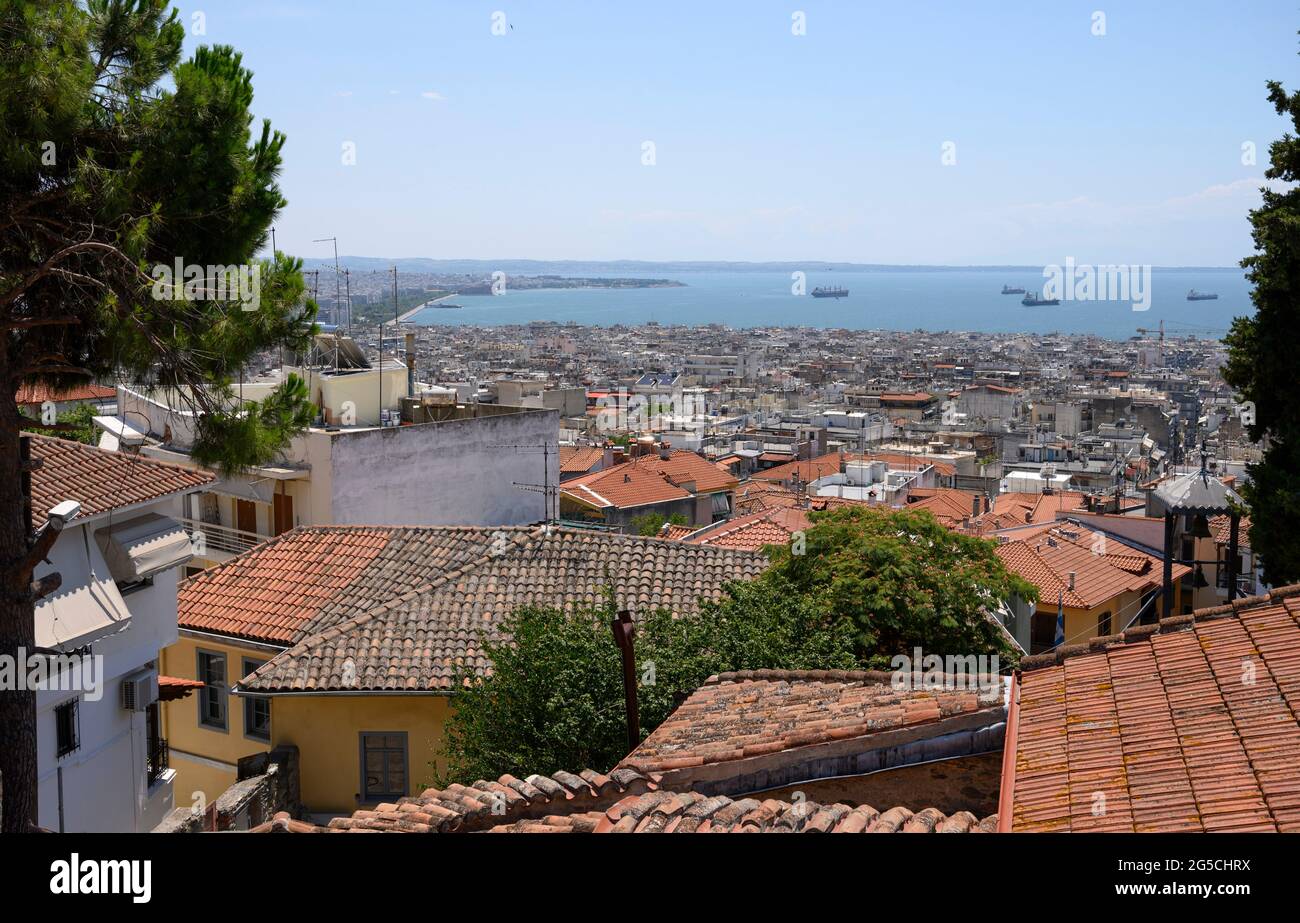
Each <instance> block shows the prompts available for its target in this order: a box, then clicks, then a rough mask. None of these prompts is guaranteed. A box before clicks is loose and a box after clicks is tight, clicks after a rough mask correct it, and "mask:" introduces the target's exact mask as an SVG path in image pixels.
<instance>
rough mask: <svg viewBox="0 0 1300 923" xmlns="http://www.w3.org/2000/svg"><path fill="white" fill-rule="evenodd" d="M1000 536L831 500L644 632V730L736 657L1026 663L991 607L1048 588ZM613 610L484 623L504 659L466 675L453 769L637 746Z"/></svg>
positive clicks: (529, 612)
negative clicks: (712, 590) (743, 577)
mask: <svg viewBox="0 0 1300 923" xmlns="http://www.w3.org/2000/svg"><path fill="white" fill-rule="evenodd" d="M993 548H994V545H993V543H992V542H990V541H987V540H984V539H979V538H974V537H972V536H968V535H961V534H958V533H954V532H951V531H949V530H948V529H946V528H944V527H943V526H941V525H940V524H939V523H938V522H937V521H936V520H935V519H934V517H933V516H931V515H930V514H929V513H925V512H919V513H918V512H909V511H899V512H886V511H881V510H872V509H864V508H848V509H841V510H836V511H834V512H830V513H826V514H817V515H816V516H815V524H814V526H813V527H812V528H811V529H809V530H808V531H807V532H806V533H805V553H804V554H801V555H795V554H792V553H791V550H790V549H788V548H777V549H773V550H772V555H773V564H772V567H771V568H769V569H768V570H767V571H766V572H765V573H764V574H762V575H761V576H760V577H759V578H757V579H756V580H753V581H749V582H744V583H733V584H729V585H728V586H727V587H726V592H725V595H724V596H723V598H722V599H720V600H719V601H717V602H705V603H704V604H703V605H702V606H701V611H700V614H699V615H698V616H688V617H682V618H674V617H673V616H672V614H671V613H668V612H662V611H661V612H655V613H651V614H649V615H644V616H642V617H640V618H639V619H638V623H637V631H636V638H635V646H636V655H637V669H638V673H639V676H638V680H639V684H638V698H639V702H640V710H641V730H642V733H643V734H648V733H649V732H650V731H652V730H653V729H654V728H656V727H657V726H658V725H659V724H660V723H661V722H662V721H663V720H664V719H665V718H666V717H667V716H668V715H669V714H670V713H671V712H672V709H673V708H674V707H675V705H676V704H677V703H678V702H679V701H680V699H681V698H682V697H684V696H686V695H689V694H690V693H691V692H692V691H693V690H695V689H696V688H697V687H699V686H700V684H702V683H703V682H704V681H705V680H706V679H707V678H708V677H709V676H711V675H713V674H715V673H721V672H725V671H729V670H757V669H785V670H820V669H853V668H855V667H871V668H878V669H888V668H889V667H890V659H891V658H892V657H893V656H894V655H895V654H908V655H911V653H912V651H913V648H915V647H918V646H919V647H921V648H922V650H924V651H925V653H926V654H938V655H948V654H951V655H954V656H962V657H966V656H971V655H975V656H979V655H993V654H996V655H997V656H998V657H999V659H1000V660H1001V662H1002V663H1004V664H1006V665H1008V666H1010V665H1012V664H1014V663H1015V655H1014V652H1013V651H1012V650H1011V649H1010V648H1009V647H1008V646H1007V645H1006V643H1005V642H1004V640H1003V635H1002V633H1001V632H1000V631H998V629H997V628H996V627H995V626H994V625H993V624H992V623H990V621H989V620H988V619H987V618H985V615H984V610H985V609H989V610H992V609H996V607H997V604H998V602H999V601H1001V600H1004V599H1008V598H1010V597H1011V596H1014V595H1019V596H1021V597H1023V598H1025V599H1028V600H1033V599H1035V598H1036V597H1037V593H1036V591H1035V590H1034V588H1033V587H1032V586H1031V585H1030V584H1028V583H1026V582H1025V581H1024V580H1022V579H1020V578H1019V577H1017V576H1016V575H1014V574H1011V573H1009V572H1008V571H1007V570H1006V568H1005V567H1004V566H1003V564H1002V562H1001V560H1000V559H999V558H998V557H997V555H996V554H994V552H993ZM614 609H615V607H614V606H613V605H612V604H610V605H608V606H607V607H606V609H605V611H603V612H599V613H593V612H591V611H579V612H557V611H555V610H551V609H522V610H519V611H517V612H515V613H514V614H513V615H512V616H511V617H510V618H509V619H507V621H506V622H505V624H504V625H503V626H502V635H501V636H500V637H498V638H488V639H484V642H483V648H484V653H485V654H486V655H487V657H488V658H489V659H490V660H491V661H492V664H493V671H492V675H491V676H490V677H489V678H488V679H487V680H485V681H478V680H475V679H474V678H473V676H472V675H471V674H470V673H469V672H467V671H466V672H462V673H461V674H460V675H459V676H458V677H457V683H456V687H457V688H459V689H461V692H460V693H459V695H458V696H457V699H456V702H455V709H454V711H453V714H452V717H451V718H450V720H449V721H448V724H447V736H446V742H445V751H444V754H443V755H444V756H445V757H446V760H447V770H446V773H445V775H446V780H461V781H464V780H467V779H469V780H472V779H478V778H495V777H496V776H499V775H501V774H502V773H506V772H509V773H513V774H516V775H519V774H527V773H533V772H543V773H546V772H553V771H554V770H557V769H567V770H570V771H572V770H575V769H582V768H586V767H592V768H595V769H607V768H609V767H612V766H613V765H614V764H615V763H617V762H618V761H619V760H620V759H622V758H623V757H624V756H626V754H627V737H626V725H625V723H624V712H623V686H622V668H621V660H620V656H619V652H618V649H617V647H616V646H615V644H614V641H613V638H612V636H611V633H610V628H609V623H610V620H611V619H612V618H613V617H614Z"/></svg>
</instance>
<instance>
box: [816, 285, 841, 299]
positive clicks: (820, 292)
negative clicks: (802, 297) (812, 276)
mask: <svg viewBox="0 0 1300 923" xmlns="http://www.w3.org/2000/svg"><path fill="white" fill-rule="evenodd" d="M812 296H813V297H814V298H847V297H849V290H848V289H847V288H840V287H839V286H836V287H835V288H821V287H818V288H815V289H813V290H812Z"/></svg>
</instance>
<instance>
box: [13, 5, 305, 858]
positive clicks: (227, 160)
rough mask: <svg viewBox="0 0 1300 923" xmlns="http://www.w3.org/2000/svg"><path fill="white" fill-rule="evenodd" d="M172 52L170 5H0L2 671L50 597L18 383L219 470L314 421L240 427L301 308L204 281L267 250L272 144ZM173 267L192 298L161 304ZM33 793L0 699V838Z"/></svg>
mask: <svg viewBox="0 0 1300 923" xmlns="http://www.w3.org/2000/svg"><path fill="white" fill-rule="evenodd" d="M183 38H184V27H183V26H182V25H181V23H180V22H179V21H178V20H177V14H176V12H175V11H172V10H169V9H168V7H167V3H166V0H85V2H84V3H78V2H75V0H0V124H3V125H4V131H3V132H0V330H3V332H4V336H5V344H4V349H2V350H0V561H2V562H3V563H2V564H0V578H2V579H3V587H2V588H0V589H2V590H3V592H0V656H10V657H12V656H15V655H16V653H17V651H18V649H19V648H23V649H26V650H28V651H30V650H32V649H33V648H34V647H35V644H34V607H35V603H36V601H37V600H38V599H40V598H41V597H42V596H43V595H45V594H47V593H49V592H52V591H53V589H54V587H55V585H56V584H55V583H54V582H52V581H51V580H44V579H43V580H42V581H40V582H38V583H33V580H32V572H33V568H34V566H35V564H36V563H37V562H38V561H40V560H41V559H42V558H43V557H44V556H45V554H46V552H47V551H48V549H49V547H50V545H51V544H52V543H53V541H54V538H55V533H54V532H52V531H49V530H47V531H46V532H45V533H44V534H43V535H41V536H39V537H34V536H32V535H31V534H30V532H29V528H30V526H29V523H28V522H27V521H25V518H24V516H23V512H22V511H23V509H24V504H23V497H22V493H21V483H22V478H21V477H20V465H21V462H20V451H19V439H20V436H19V433H20V428H21V427H22V425H23V418H22V417H21V415H20V414H19V412H18V408H17V405H16V403H15V401H14V395H15V391H16V390H17V387H18V386H19V385H20V384H21V383H23V382H43V383H45V384H48V385H50V386H51V387H52V388H54V389H56V390H59V389H62V388H64V387H68V386H70V385H74V384H78V383H81V382H84V381H85V380H86V379H87V378H99V379H103V378H118V379H125V380H129V381H131V382H133V383H134V384H135V385H137V386H142V387H145V388H165V389H168V390H170V391H171V392H172V393H173V394H175V395H177V396H178V397H179V398H180V399H181V400H182V401H183V402H184V403H185V404H186V405H188V407H189V408H190V409H192V410H195V411H196V412H197V413H198V418H197V427H196V429H197V433H196V445H195V457H196V458H198V459H200V460H202V461H206V462H209V463H212V464H216V465H218V466H219V467H221V468H223V469H227V470H233V469H237V468H240V467H243V466H246V465H249V464H254V463H258V462H264V461H267V460H269V459H270V456H271V455H272V454H273V452H274V450H275V449H276V448H278V447H279V446H281V445H283V444H284V442H285V441H286V440H287V439H288V438H289V437H290V436H291V435H293V433H294V432H295V431H296V430H297V429H299V428H300V427H301V426H302V424H303V423H304V421H305V420H306V419H307V418H308V417H309V414H310V412H309V411H307V410H305V409H304V408H305V405H306V394H305V390H304V389H303V388H302V387H301V386H300V384H296V383H293V382H288V383H286V385H285V386H284V387H283V388H282V389H281V390H280V391H279V392H278V393H277V394H273V395H272V396H270V397H268V398H267V399H266V400H265V401H263V402H262V404H261V405H260V406H258V407H256V408H253V409H252V412H250V413H248V414H246V415H243V416H241V415H240V414H239V411H238V402H237V399H236V398H235V396H234V393H233V389H232V383H233V381H234V380H235V379H236V377H237V376H238V374H239V372H240V370H241V369H242V368H243V367H244V366H245V365H246V364H247V362H248V361H249V360H250V358H252V357H253V356H255V355H256V354H257V353H259V352H261V351H262V350H265V349H269V348H273V347H276V346H281V347H284V348H286V349H301V348H303V347H305V346H306V344H307V342H308V338H309V336H310V333H311V331H312V327H313V323H312V322H313V318H314V315H315V305H314V304H312V303H310V302H308V301H306V299H305V297H304V296H305V287H304V284H303V279H302V273H301V263H300V262H299V261H297V260H295V259H292V258H290V257H288V256H285V255H284V254H281V253H278V252H277V253H275V254H274V255H273V256H272V258H271V259H269V260H265V261H262V262H260V263H257V264H254V265H255V267H256V269H257V270H258V271H259V272H260V277H259V278H260V299H246V298H243V297H241V298H235V297H233V296H232V293H231V292H229V291H223V290H221V286H219V285H213V284H212V280H211V279H209V278H206V268H207V267H239V266H247V265H248V264H249V261H250V260H251V259H252V257H253V255H254V254H256V253H257V252H258V251H259V250H260V249H261V248H262V247H263V245H264V244H265V242H266V237H267V233H268V230H269V228H270V225H271V221H272V220H273V219H274V217H275V215H276V214H277V212H278V211H279V210H280V209H281V208H282V207H283V205H284V204H285V203H284V199H283V197H282V196H281V194H280V190H279V187H278V185H277V183H276V176H277V174H278V173H279V170H280V151H281V148H282V146H283V144H284V137H283V136H282V135H281V134H279V133H278V132H272V131H271V128H270V125H269V123H267V122H263V123H262V125H261V127H260V131H258V132H256V133H254V132H253V130H252V115H251V114H250V106H251V103H252V98H253V88H252V75H251V74H250V73H249V71H248V70H247V69H246V68H244V67H243V66H242V63H241V58H240V56H239V54H238V53H237V52H235V51H234V50H233V49H231V48H229V47H226V46H216V47H211V48H207V47H201V48H198V49H197V50H196V51H195V53H194V55H193V56H192V57H191V58H190V59H188V60H185V61H182V60H181V44H182V39H183ZM177 260H179V261H180V262H181V263H182V265H184V266H186V267H192V266H197V267H203V268H204V270H203V271H204V274H205V278H204V279H203V280H202V281H200V282H197V283H195V284H193V285H190V284H188V283H189V281H190V280H188V279H186V282H187V285H186V286H185V287H183V288H182V287H179V286H178V287H175V288H173V287H172V286H170V285H164V284H161V279H160V275H159V271H158V267H173V266H174V265H175V264H176V261H177ZM173 281H177V282H179V281H181V280H173ZM240 294H241V295H244V294H247V291H246V290H244V291H243V292H240ZM35 774H36V731H35V696H34V694H32V693H31V692H9V693H6V694H5V695H3V696H0V779H2V781H3V786H4V811H3V822H2V824H0V830H3V831H5V832H10V831H17V830H23V829H29V825H30V823H31V822H32V821H34V819H35V818H36V816H37V815H36V778H35Z"/></svg>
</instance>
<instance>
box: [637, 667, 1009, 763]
mask: <svg viewBox="0 0 1300 923" xmlns="http://www.w3.org/2000/svg"><path fill="white" fill-rule="evenodd" d="M891 679H892V676H891V674H889V673H881V672H869V671H843V670H822V671H785V670H756V671H744V672H740V673H724V674H722V675H720V676H716V677H712V678H710V680H709V681H708V682H707V683H706V684H705V685H703V686H701V687H700V688H699V689H697V690H695V692H694V693H693V694H692V695H691V697H690V698H688V699H687V700H686V701H685V702H683V703H682V704H681V706H679V707H678V709H677V710H676V711H675V712H673V713H672V715H670V716H669V717H668V719H667V720H665V721H664V722H663V724H661V725H659V727H657V728H656V729H655V730H654V731H653V732H652V733H651V734H650V736H649V737H647V738H646V739H645V740H643V741H642V742H641V745H640V746H639V747H637V748H636V749H635V750H634V751H632V752H631V753H630V754H628V755H627V756H626V757H625V758H624V759H623V761H622V762H621V763H619V766H620V767H626V768H631V769H636V770H638V771H640V772H667V771H670V770H675V769H685V768H689V767H693V766H702V765H706V764H714V763H722V762H726V761H728V760H740V759H745V758H748V757H753V756H761V755H763V754H768V753H777V752H780V751H783V750H791V749H794V748H797V747H805V746H813V745H818V744H824V743H829V742H831V741H841V740H847V739H849V738H853V737H864V736H867V735H871V734H875V733H878V732H880V731H885V730H890V729H894V728H900V727H914V726H917V725H922V724H927V723H931V722H937V721H940V720H942V719H944V718H949V717H952V716H953V715H961V714H970V713H974V712H978V711H982V710H984V709H1001V708H1002V707H1003V697H1004V692H1003V686H1002V683H1001V682H1000V681H996V682H993V683H991V684H990V685H989V686H987V687H981V688H979V689H934V690H931V689H924V688H917V689H910V690H899V689H895V688H894V687H893V686H892V685H891V682H890V680H891Z"/></svg>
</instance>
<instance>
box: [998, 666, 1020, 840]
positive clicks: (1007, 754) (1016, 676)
mask: <svg viewBox="0 0 1300 923" xmlns="http://www.w3.org/2000/svg"><path fill="white" fill-rule="evenodd" d="M1007 698H1008V702H1007V733H1006V735H1005V736H1004V737H1003V739H1002V784H1001V785H1000V786H999V788H998V833H1010V832H1011V813H1012V811H1014V810H1015V804H1014V803H1013V801H1014V798H1015V794H1016V738H1017V737H1018V736H1019V731H1020V671H1019V670H1017V671H1016V672H1014V673H1012V674H1011V688H1010V689H1009V690H1008V691H1007Z"/></svg>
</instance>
